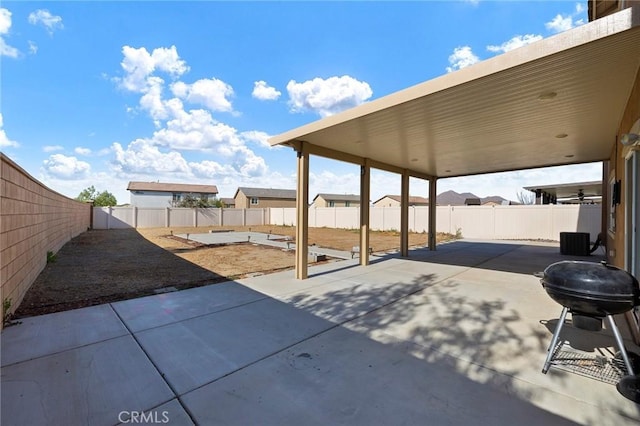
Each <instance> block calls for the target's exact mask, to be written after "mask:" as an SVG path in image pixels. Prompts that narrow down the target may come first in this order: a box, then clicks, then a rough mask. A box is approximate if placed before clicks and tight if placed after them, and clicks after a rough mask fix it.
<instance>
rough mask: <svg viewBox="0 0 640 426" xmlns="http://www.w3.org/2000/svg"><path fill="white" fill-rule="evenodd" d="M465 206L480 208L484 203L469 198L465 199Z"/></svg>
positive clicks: (477, 199) (478, 199) (474, 198)
mask: <svg viewBox="0 0 640 426" xmlns="http://www.w3.org/2000/svg"><path fill="white" fill-rule="evenodd" d="M464 205H465V206H480V205H482V201H480V198H476V197H469V198H465V200H464Z"/></svg>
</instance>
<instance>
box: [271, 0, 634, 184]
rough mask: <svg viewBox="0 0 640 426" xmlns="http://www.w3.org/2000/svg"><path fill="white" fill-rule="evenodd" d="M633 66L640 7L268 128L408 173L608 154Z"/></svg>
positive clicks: (502, 167)
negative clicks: (293, 125) (283, 128)
mask: <svg viewBox="0 0 640 426" xmlns="http://www.w3.org/2000/svg"><path fill="white" fill-rule="evenodd" d="M639 65H640V7H633V8H628V9H625V10H623V11H621V12H618V13H616V14H613V15H610V16H607V17H604V18H601V19H597V20H595V21H593V22H590V23H588V24H586V25H583V26H580V27H578V28H575V29H572V30H569V31H566V32H564V33H561V34H557V35H555V36H552V37H549V38H546V39H543V40H541V41H538V42H536V43H533V44H530V45H527V46H524V47H521V48H519V49H516V50H513V51H510V52H507V53H505V54H502V55H499V56H496V57H494V58H491V59H487V60H484V61H482V62H479V63H477V64H475V65H473V66H470V67H468V68H464V69H462V70H459V71H457V72H453V73H450V74H446V75H443V76H441V77H438V78H435V79H433V80H429V81H427V82H424V83H421V84H418V85H416V86H413V87H410V88H408V89H405V90H402V91H399V92H396V93H393V94H391V95H388V96H385V97H382V98H379V99H377V100H374V101H372V102H368V103H366V104H363V105H360V106H358V107H356V108H352V109H350V110H347V111H344V112H342V113H340V114H336V115H334V116H331V117H327V118H324V119H322V120H318V121H316V122H313V123H310V124H307V125H304V126H302V127H299V128H297V129H294V130H291V131H288V132H285V133H283V134H280V135H278V136H274V137H272V138H271V139H270V140H269V143H270V144H271V145H278V144H289V145H295V144H296V143H297V142H299V141H303V142H306V143H308V144H309V145H308V146H309V149H310V151H309V152H310V153H311V154H315V155H322V156H325V157H329V158H336V159H340V160H345V161H350V162H354V163H360V164H362V162H363V161H364V160H363V159H364V158H368V159H370V161H371V162H370V164H371V166H372V167H375V168H381V169H386V170H390V171H398V170H402V169H404V170H408V171H409V174H410V175H412V176H417V177H427V178H428V177H430V176H434V177H440V178H442V177H453V176H464V175H473V174H481V173H490V172H499V171H510V170H520V169H527V168H534V167H544V166H553V165H562V164H573V163H585V162H593V161H602V160H606V159H608V158H609V156H610V153H611V149H612V147H613V145H614V143H615V141H616V132H617V130H618V126H619V124H620V120H621V118H622V114H623V111H624V108H625V105H626V104H627V102H628V99H629V94H630V92H631V89H632V86H633V84H634V81H635V77H636V73H637V72H638V67H639Z"/></svg>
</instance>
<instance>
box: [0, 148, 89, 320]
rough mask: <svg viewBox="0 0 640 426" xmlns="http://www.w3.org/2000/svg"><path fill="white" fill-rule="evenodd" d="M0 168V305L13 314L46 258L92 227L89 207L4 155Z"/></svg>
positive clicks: (0, 155) (0, 160) (0, 159)
mask: <svg viewBox="0 0 640 426" xmlns="http://www.w3.org/2000/svg"><path fill="white" fill-rule="evenodd" d="M0 162H1V164H0V165H1V169H0V171H1V173H0V301H2V302H4V301H5V300H8V299H10V300H11V308H10V309H9V312H13V311H15V309H16V308H17V307H18V306H19V305H20V302H21V301H22V299H23V297H24V295H25V293H26V292H27V290H28V289H29V287H31V284H33V282H34V281H35V279H36V278H37V277H38V275H39V274H40V272H42V270H43V269H44V267H45V265H46V264H47V252H49V251H51V252H53V253H56V252H57V251H58V250H59V249H60V248H61V247H62V246H63V245H64V244H65V243H66V242H67V241H69V240H70V239H72V238H73V237H75V236H77V235H79V234H81V233H82V232H84V231H86V230H87V229H88V228H89V227H90V225H91V205H90V204H87V203H81V202H78V201H75V200H72V199H71V198H67V197H65V196H63V195H61V194H58V193H57V192H55V191H52V190H51V189H49V188H47V187H46V186H44V185H43V184H42V183H40V182H38V181H37V180H36V179H34V178H33V177H31V176H30V175H29V174H28V173H27V172H25V171H24V170H23V169H22V168H21V167H20V166H18V165H17V164H16V163H14V162H13V161H12V160H11V159H9V158H8V157H7V156H6V155H4V154H2V153H0ZM1 327H2V325H0V328H1Z"/></svg>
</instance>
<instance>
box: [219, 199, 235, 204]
mask: <svg viewBox="0 0 640 426" xmlns="http://www.w3.org/2000/svg"><path fill="white" fill-rule="evenodd" d="M220 202H222V203H224V204H235V203H236V199H235V198H220Z"/></svg>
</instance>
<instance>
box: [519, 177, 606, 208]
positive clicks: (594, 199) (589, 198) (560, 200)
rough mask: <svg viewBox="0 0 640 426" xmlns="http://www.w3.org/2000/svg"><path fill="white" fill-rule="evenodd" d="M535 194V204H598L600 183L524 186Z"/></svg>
mask: <svg viewBox="0 0 640 426" xmlns="http://www.w3.org/2000/svg"><path fill="white" fill-rule="evenodd" d="M524 189H526V190H527V191H531V192H533V193H534V194H535V196H536V198H535V200H536V201H535V204H600V203H602V181H601V180H598V181H591V182H574V183H559V184H554V185H538V186H525V187H524Z"/></svg>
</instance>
